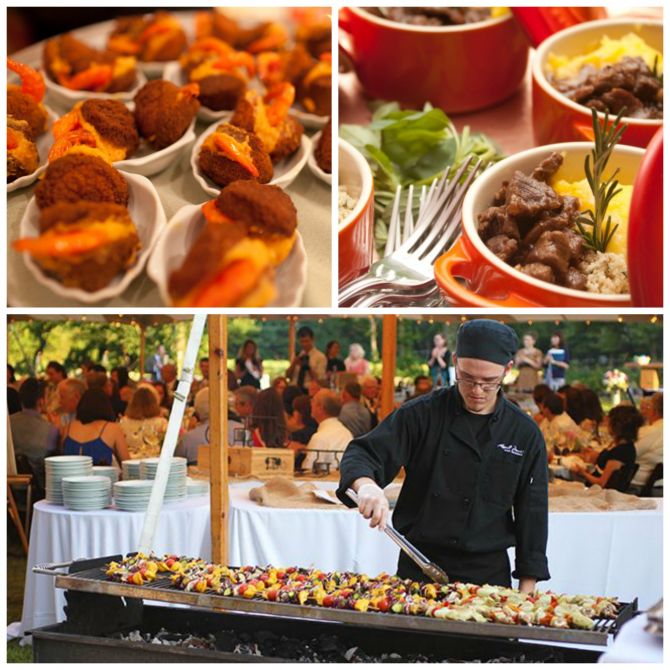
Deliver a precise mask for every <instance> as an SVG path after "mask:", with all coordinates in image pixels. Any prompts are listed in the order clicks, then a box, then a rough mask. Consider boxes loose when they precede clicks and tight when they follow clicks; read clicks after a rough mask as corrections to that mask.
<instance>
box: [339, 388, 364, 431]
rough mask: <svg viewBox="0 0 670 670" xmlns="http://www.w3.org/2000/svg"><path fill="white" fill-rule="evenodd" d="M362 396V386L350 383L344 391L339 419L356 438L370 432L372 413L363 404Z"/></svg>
mask: <svg viewBox="0 0 670 670" xmlns="http://www.w3.org/2000/svg"><path fill="white" fill-rule="evenodd" d="M361 395H362V391H361V385H360V384H359V383H357V382H349V383H348V384H345V386H344V388H343V389H342V409H341V411H340V415H339V416H338V419H339V420H340V422H341V423H342V424H343V425H344V426H345V428H347V429H348V430H349V432H350V433H351V434H352V435H353V436H354V437H358V436H359V435H365V433H367V432H369V430H370V423H371V420H370V412H368V410H367V409H365V407H363V405H362V404H361Z"/></svg>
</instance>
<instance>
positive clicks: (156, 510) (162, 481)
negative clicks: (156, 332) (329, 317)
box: [138, 314, 207, 554]
mask: <svg viewBox="0 0 670 670" xmlns="http://www.w3.org/2000/svg"><path fill="white" fill-rule="evenodd" d="M206 320H207V315H206V314H196V315H194V317H193V325H192V326H191V332H190V333H189V336H188V344H187V345H186V354H185V355H184V365H183V367H182V371H181V377H180V378H179V384H178V385H177V389H176V390H175V394H174V402H173V403H172V409H171V410H170V418H169V420H168V427H167V431H166V433H165V439H164V440H163V447H162V449H161V455H160V459H159V461H158V469H157V470H156V479H155V480H154V485H153V487H152V488H151V498H149V506H148V507H147V512H146V514H145V515H144V526H143V528H142V534H141V536H140V543H139V547H138V551H140V552H142V553H143V554H149V553H151V549H152V546H153V542H154V535H155V534H156V526H157V524H158V516H159V514H160V511H161V507H162V506H163V498H164V497H165V489H166V487H167V481H168V477H169V475H170V465H171V463H172V456H173V454H174V450H175V449H176V447H177V439H178V438H179V429H180V428H181V424H182V420H183V418H184V409H185V408H186V401H187V400H188V395H189V392H190V390H191V382H192V381H193V370H194V368H195V363H196V359H197V357H198V350H199V348H200V341H201V340H202V334H203V332H204V330H205V323H206Z"/></svg>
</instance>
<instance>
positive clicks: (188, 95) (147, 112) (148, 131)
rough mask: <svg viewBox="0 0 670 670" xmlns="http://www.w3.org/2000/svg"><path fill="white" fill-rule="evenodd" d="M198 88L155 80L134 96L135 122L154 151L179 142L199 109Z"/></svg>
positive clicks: (194, 85) (195, 85) (193, 85)
mask: <svg viewBox="0 0 670 670" xmlns="http://www.w3.org/2000/svg"><path fill="white" fill-rule="evenodd" d="M199 93H200V87H199V86H198V84H187V85H186V86H182V87H181V88H179V87H178V86H175V85H174V84H173V83H172V82H169V81H164V80H163V79H156V80H154V81H150V82H148V83H147V84H145V85H144V86H143V87H142V88H141V89H140V90H139V91H138V92H137V95H136V96H135V122H136V123H137V128H138V129H139V131H140V135H142V137H144V139H146V140H147V142H149V144H151V145H152V146H153V147H154V148H155V149H163V148H165V147H168V146H170V145H171V144H173V143H174V142H176V141H177V140H178V139H179V138H180V137H181V136H182V135H183V134H184V133H185V132H186V129H187V128H188V127H189V125H190V124H191V121H193V119H194V117H195V115H196V114H197V113H198V109H200V103H199V102H198V94H199Z"/></svg>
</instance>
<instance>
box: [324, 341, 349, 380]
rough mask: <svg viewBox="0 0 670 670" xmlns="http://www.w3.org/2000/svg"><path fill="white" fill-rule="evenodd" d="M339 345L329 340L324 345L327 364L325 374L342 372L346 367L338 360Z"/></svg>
mask: <svg viewBox="0 0 670 670" xmlns="http://www.w3.org/2000/svg"><path fill="white" fill-rule="evenodd" d="M340 353H341V350H340V343H339V342H338V341H337V340H331V341H330V342H328V344H327V345H326V358H327V359H328V362H327V363H326V374H327V375H328V376H329V377H330V375H334V374H335V373H337V372H344V371H345V370H346V367H345V365H344V361H343V360H342V359H341V358H340Z"/></svg>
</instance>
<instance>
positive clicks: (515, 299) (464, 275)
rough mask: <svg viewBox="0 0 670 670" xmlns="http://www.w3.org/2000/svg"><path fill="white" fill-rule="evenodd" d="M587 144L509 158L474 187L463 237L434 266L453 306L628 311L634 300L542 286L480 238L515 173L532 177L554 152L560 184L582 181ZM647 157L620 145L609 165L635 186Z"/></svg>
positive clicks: (469, 194)
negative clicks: (487, 214) (480, 220)
mask: <svg viewBox="0 0 670 670" xmlns="http://www.w3.org/2000/svg"><path fill="white" fill-rule="evenodd" d="M592 146H593V145H592V144H591V143H588V142H571V143H566V144H554V145H549V146H545V147H536V148H535V149H529V150H528V151H522V152H521V153H518V154H515V155H514V156H510V157H509V158H506V159H505V160H503V161H500V163H497V164H496V165H494V166H493V167H492V168H490V169H489V170H487V171H486V172H485V173H484V174H483V175H481V176H480V177H478V178H477V180H476V181H475V182H474V183H473V185H472V186H471V187H470V190H469V191H468V192H467V194H466V196H465V200H464V201H463V233H462V235H461V236H460V237H459V239H458V240H457V241H456V244H454V246H453V247H452V248H451V249H450V250H449V251H447V253H445V254H443V255H442V256H440V258H438V259H437V261H436V263H435V279H436V280H437V283H438V284H439V285H440V287H441V288H442V290H443V291H444V292H445V294H446V296H447V297H448V299H449V300H450V302H451V303H452V304H454V305H455V306H458V307H613V308H620V307H629V306H631V304H632V303H631V297H630V295H628V294H626V295H621V294H619V295H608V294H601V293H589V292H587V291H576V290H574V289H568V288H564V287H562V286H556V285H555V284H550V283H549V282H544V281H540V280H539V279H535V278H534V277H531V276H530V275H527V274H525V273H523V272H520V271H519V270H515V269H514V268H513V267H512V266H511V265H508V264H507V263H505V262H504V261H502V260H501V259H500V258H498V257H497V256H496V255H495V254H494V253H492V252H491V251H490V250H489V248H488V247H487V246H486V244H484V242H483V240H482V239H481V237H479V234H478V233H477V215H478V214H479V213H480V212H483V211H484V210H485V209H487V208H488V207H490V206H491V204H492V203H493V197H494V195H495V192H496V191H497V190H498V189H499V188H500V185H501V183H502V182H503V181H504V180H506V179H511V177H512V175H513V174H514V172H515V170H521V171H522V172H524V173H526V174H530V172H532V170H533V168H535V167H536V166H537V165H538V163H539V162H540V161H541V160H543V159H544V158H547V157H548V156H549V154H551V153H552V151H559V152H561V153H562V154H563V155H564V161H563V165H562V166H561V168H560V170H559V172H558V173H557V175H558V177H559V178H560V179H567V180H568V181H577V180H580V179H583V178H584V159H585V157H586V156H587V155H588V153H589V152H590V151H591V148H592ZM643 156H644V151H643V150H642V149H637V148H635V147H629V146H623V145H617V146H616V147H615V148H614V150H613V152H612V157H611V159H610V163H609V165H608V170H609V169H615V168H617V167H618V168H619V176H618V179H619V181H620V183H621V184H633V183H634V181H635V176H636V174H637V171H638V169H639V167H640V164H641V162H642V157H643Z"/></svg>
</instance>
